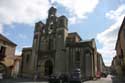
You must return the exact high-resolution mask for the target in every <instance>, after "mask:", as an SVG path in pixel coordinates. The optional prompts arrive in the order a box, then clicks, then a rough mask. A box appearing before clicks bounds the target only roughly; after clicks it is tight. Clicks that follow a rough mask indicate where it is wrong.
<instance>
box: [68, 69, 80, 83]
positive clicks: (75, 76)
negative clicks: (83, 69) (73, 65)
mask: <svg viewBox="0 0 125 83" xmlns="http://www.w3.org/2000/svg"><path fill="white" fill-rule="evenodd" d="M70 83H81V73H80V69H79V68H77V69H75V70H74V71H73V72H72V73H71V76H70Z"/></svg>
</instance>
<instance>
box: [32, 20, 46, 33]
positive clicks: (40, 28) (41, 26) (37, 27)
mask: <svg viewBox="0 0 125 83" xmlns="http://www.w3.org/2000/svg"><path fill="white" fill-rule="evenodd" d="M43 29H44V24H43V22H41V21H39V22H37V23H36V24H35V31H34V33H36V32H42V31H43Z"/></svg>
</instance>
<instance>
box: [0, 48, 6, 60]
mask: <svg viewBox="0 0 125 83" xmlns="http://www.w3.org/2000/svg"><path fill="white" fill-rule="evenodd" d="M5 50H6V48H5V47H4V46H0V59H3V58H4V57H5Z"/></svg>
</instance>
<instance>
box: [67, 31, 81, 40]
mask: <svg viewBox="0 0 125 83" xmlns="http://www.w3.org/2000/svg"><path fill="white" fill-rule="evenodd" d="M68 35H73V36H77V37H79V39H80V40H82V38H81V37H80V36H79V34H78V33H77V32H72V33H68Z"/></svg>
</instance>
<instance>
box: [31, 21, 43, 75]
mask: <svg viewBox="0 0 125 83" xmlns="http://www.w3.org/2000/svg"><path fill="white" fill-rule="evenodd" d="M43 29H44V24H43V23H42V22H41V21H39V22H37V23H36V24H35V30H34V38H33V45H32V57H31V66H30V68H29V69H31V70H32V71H33V74H35V72H36V70H37V69H36V66H37V58H38V52H39V46H40V39H41V34H42V33H43ZM32 64H34V65H32Z"/></svg>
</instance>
